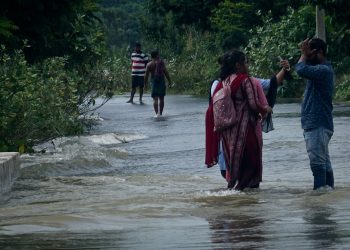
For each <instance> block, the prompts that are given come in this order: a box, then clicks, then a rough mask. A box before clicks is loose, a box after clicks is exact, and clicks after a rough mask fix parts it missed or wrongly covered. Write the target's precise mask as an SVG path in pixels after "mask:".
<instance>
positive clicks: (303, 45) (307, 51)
mask: <svg viewBox="0 0 350 250" xmlns="http://www.w3.org/2000/svg"><path fill="white" fill-rule="evenodd" d="M310 40H311V39H310V38H306V39H305V40H304V41H302V42H300V43H299V44H298V45H299V48H300V51H301V53H302V54H304V55H305V56H306V57H310V56H311V55H312V54H313V53H314V52H315V51H316V49H313V50H311V48H310Z"/></svg>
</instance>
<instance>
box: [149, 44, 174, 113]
mask: <svg viewBox="0 0 350 250" xmlns="http://www.w3.org/2000/svg"><path fill="white" fill-rule="evenodd" d="M151 59H152V60H151V61H150V62H149V63H148V64H147V66H146V73H145V86H146V87H147V83H148V78H149V75H151V96H152V98H153V108H154V112H155V117H160V116H162V115H163V109H164V97H165V95H166V85H165V78H166V79H167V80H168V85H169V87H170V86H171V79H170V76H169V72H168V70H167V68H166V66H165V63H164V61H163V60H162V59H161V58H160V57H159V52H158V51H157V50H155V51H152V53H151Z"/></svg>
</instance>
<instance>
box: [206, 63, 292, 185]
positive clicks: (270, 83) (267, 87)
mask: <svg viewBox="0 0 350 250" xmlns="http://www.w3.org/2000/svg"><path fill="white" fill-rule="evenodd" d="M218 63H219V65H221V57H220V58H219V59H218ZM280 66H281V67H282V68H281V70H280V71H279V72H278V73H277V74H276V75H274V76H272V77H271V78H270V79H263V78H254V79H255V82H259V84H260V85H261V87H262V89H263V91H264V93H266V94H267V96H268V95H269V94H271V93H272V92H277V87H278V86H279V85H282V83H283V80H284V79H285V77H286V78H288V79H290V78H291V76H290V72H289V71H290V64H289V62H288V60H283V59H281V60H280ZM252 79H253V77H252ZM219 82H220V78H219V79H216V80H214V81H213V83H212V85H211V88H210V93H209V104H210V102H211V100H212V98H213V95H214V92H215V89H216V87H217V85H218V84H219ZM276 94H277V93H276ZM266 98H267V97H266ZM269 105H271V104H270V103H269ZM271 107H272V106H271ZM217 163H218V165H219V168H220V173H221V176H222V177H223V178H225V179H226V162H225V158H224V154H223V151H222V143H221V141H220V147H219V152H218V159H217Z"/></svg>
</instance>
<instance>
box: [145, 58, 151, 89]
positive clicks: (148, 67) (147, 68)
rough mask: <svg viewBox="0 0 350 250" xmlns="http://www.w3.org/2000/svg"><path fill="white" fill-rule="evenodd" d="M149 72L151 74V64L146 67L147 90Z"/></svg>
mask: <svg viewBox="0 0 350 250" xmlns="http://www.w3.org/2000/svg"><path fill="white" fill-rule="evenodd" d="M149 72H150V63H148V64H147V66H146V73H145V79H144V82H145V89H147V85H148V78H149Z"/></svg>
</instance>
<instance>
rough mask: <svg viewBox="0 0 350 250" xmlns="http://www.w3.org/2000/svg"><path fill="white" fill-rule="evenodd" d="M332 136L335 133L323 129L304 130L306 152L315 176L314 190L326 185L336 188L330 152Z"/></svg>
mask: <svg viewBox="0 0 350 250" xmlns="http://www.w3.org/2000/svg"><path fill="white" fill-rule="evenodd" d="M332 135H333V131H331V130H329V129H326V128H323V127H320V128H315V129H311V130H304V139H305V143H306V150H307V153H308V155H309V159H310V167H311V171H312V173H313V176H314V189H317V188H319V187H323V186H326V185H328V186H330V187H332V188H333V187H334V177H333V169H332V164H331V161H330V158H329V151H328V144H329V141H330V140H331V138H332Z"/></svg>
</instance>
